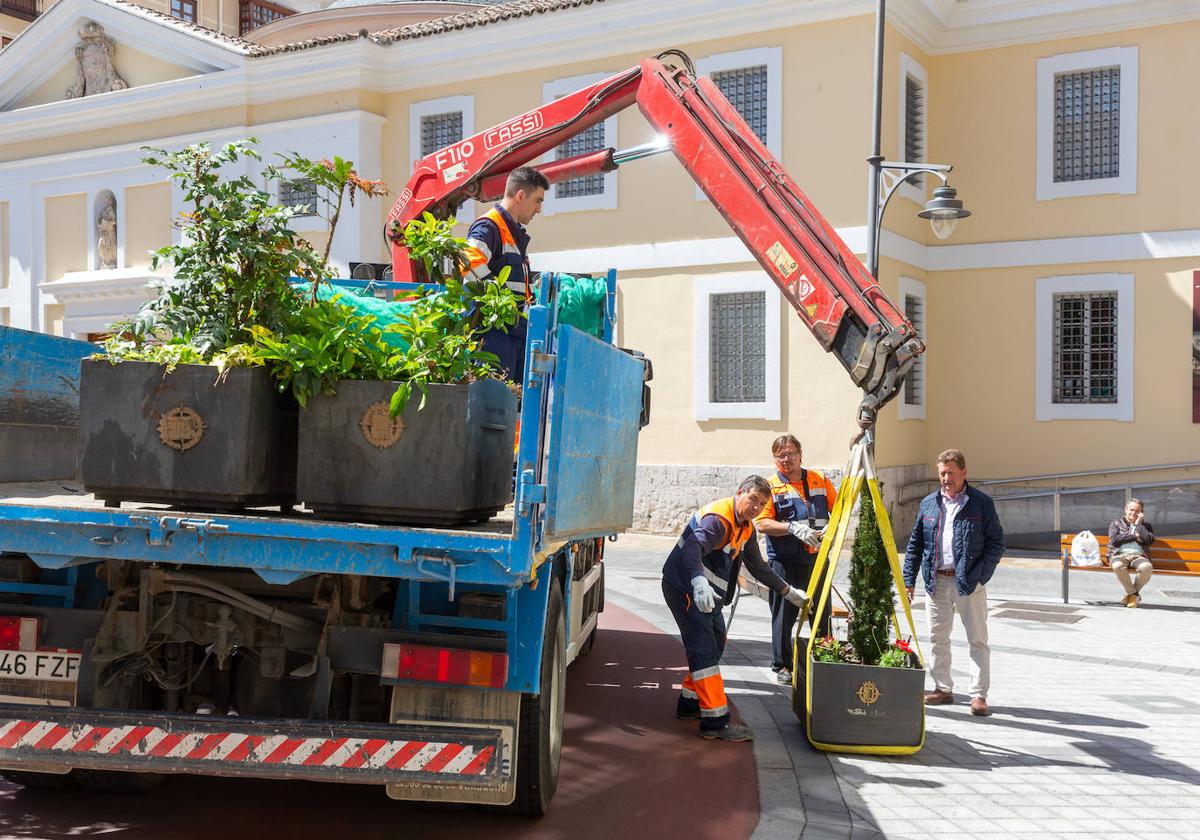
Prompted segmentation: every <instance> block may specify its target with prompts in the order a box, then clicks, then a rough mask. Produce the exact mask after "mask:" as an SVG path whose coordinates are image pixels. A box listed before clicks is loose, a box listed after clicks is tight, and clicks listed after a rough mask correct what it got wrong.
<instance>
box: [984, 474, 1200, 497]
mask: <svg viewBox="0 0 1200 840" xmlns="http://www.w3.org/2000/svg"><path fill="white" fill-rule="evenodd" d="M1193 484H1200V478H1185V479H1182V480H1180V481H1146V482H1142V483H1140V484H1108V485H1105V486H1102V487H1065V488H1061V489H1059V490H1030V491H1028V492H1024V493H1009V494H1007V495H1004V496H992V501H993V502H1004V501H1009V500H1011V499H1036V498H1041V497H1043V496H1080V495H1084V494H1086V493H1113V492H1116V491H1117V490H1138V489H1142V490H1144V489H1147V488H1151V487H1181V486H1183V485H1193Z"/></svg>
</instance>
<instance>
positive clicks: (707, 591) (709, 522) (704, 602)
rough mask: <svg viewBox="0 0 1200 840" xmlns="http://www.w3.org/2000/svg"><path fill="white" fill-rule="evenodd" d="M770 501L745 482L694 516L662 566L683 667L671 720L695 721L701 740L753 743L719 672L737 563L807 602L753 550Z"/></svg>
mask: <svg viewBox="0 0 1200 840" xmlns="http://www.w3.org/2000/svg"><path fill="white" fill-rule="evenodd" d="M770 498H771V487H770V484H769V483H768V482H767V480H766V479H765V478H763V477H762V476H757V475H752V476H750V477H748V478H746V479H745V480H743V481H742V483H741V485H740V486H739V487H738V491H737V494H736V495H734V496H733V497H732V498H728V499H720V500H718V501H715V502H713V503H712V504H709V505H705V506H704V507H702V508H700V510H698V511H696V513H695V514H693V515H692V518H691V519H690V520H688V523H687V525H686V526H685V527H684V529H683V533H682V534H680V536H679V541H678V542H677V543H676V544H675V547H674V548H673V549H672V550H671V553H670V555H668V557H667V561H666V563H664V564H663V581H662V590H663V598H664V599H666V602H667V606H668V607H669V608H670V610H671V614H672V615H673V616H674V617H675V623H676V624H678V625H679V633H680V635H681V636H682V638H683V648H684V651H685V652H686V653H687V661H688V675H687V677H685V678H684V680H683V690H682V693H681V695H680V697H679V701H678V704H677V705H676V708H675V716H676V717H678V718H683V719H687V720H695V719H699V721H700V735H701V737H703V738H710V739H717V740H722V741H749V740H751V739H753V737H754V733H753V732H752V731H751V730H750V727H748V726H744V725H742V724H736V723H731V722H730V716H729V703H728V701H727V700H726V698H725V682H724V680H722V679H721V668H720V662H721V655H722V653H724V651H725V636H726V634H725V618H724V616H723V615H722V612H721V608H722V607H724V606H726V605H727V604H729V603H730V602H731V601H732V600H733V595H734V592H736V591H737V590H736V587H737V585H738V572H739V571H741V567H742V564H743V563H744V564H745V566H746V569H747V570H748V571H749V572H750V574H752V575H753V576H754V577H756V578H757V579H758V580H759V581H760V582H762V583H763V584H764V585H765V586H766V587H767V588H768V589H770V590H771V591H772V592H777V593H778V594H779V595H780V596H781V597H784V598H787V599H788V601H790V602H791V603H793V604H795V605H796V606H798V607H802V606H803V605H804V603H805V602H806V601H807V600H808V595H807V594H806V593H805V592H804V591H803V590H800V589H796V588H795V587H793V586H790V585H789V584H788V583H787V581H785V580H784V579H783V578H781V577H780V576H779V575H777V574H775V572H773V571H771V568H770V567H769V566H767V564H766V563H765V562H764V561H763V559H762V555H761V554H760V552H759V550H758V540H757V538H756V535H755V532H754V517H756V516H758V514H759V513H760V512H761V511H762V509H763V507H764V506H765V505H766V504H767V502H768V501H769V500H770Z"/></svg>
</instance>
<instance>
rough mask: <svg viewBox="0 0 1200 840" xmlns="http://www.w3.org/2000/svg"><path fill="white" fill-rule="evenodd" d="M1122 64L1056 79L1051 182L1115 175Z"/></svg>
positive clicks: (1063, 75) (1117, 164)
mask: <svg viewBox="0 0 1200 840" xmlns="http://www.w3.org/2000/svg"><path fill="white" fill-rule="evenodd" d="M1120 151H1121V68H1120V67H1106V68H1104V69H1101V70H1083V71H1081V72H1078V73H1060V74H1059V75H1057V76H1055V77H1054V180H1055V181H1056V182H1062V181H1090V180H1094V179H1096V178H1116V177H1117V176H1119V175H1120V174H1121V173H1120V170H1121V161H1120Z"/></svg>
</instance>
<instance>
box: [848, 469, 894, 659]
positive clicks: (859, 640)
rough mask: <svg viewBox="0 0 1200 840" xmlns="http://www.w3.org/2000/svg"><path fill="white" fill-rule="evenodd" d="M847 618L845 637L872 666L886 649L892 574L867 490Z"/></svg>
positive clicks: (852, 563)
mask: <svg viewBox="0 0 1200 840" xmlns="http://www.w3.org/2000/svg"><path fill="white" fill-rule="evenodd" d="M850 603H851V605H852V606H853V615H852V616H851V618H850V627H849V632H848V634H847V635H848V637H849V641H850V644H851V646H852V647H853V648H854V651H855V653H857V654H858V658H859V660H860V661H861V662H862V663H863V664H864V665H874V664H876V663H877V662H879V658H880V657H881V656H882V655H883V654H884V651H886V650H887V648H888V638H889V635H890V633H889V629H888V625H889V624H890V623H891V621H892V617H893V606H892V572H891V567H890V565H889V563H888V558H887V553H886V551H885V550H884V547H883V538H882V537H881V536H880V534H879V520H878V519H877V518H876V515H875V505H874V503H873V502H872V500H871V493H870V491H869V490H868V489H867V488H866V487H864V488H863V491H862V496H861V497H860V501H859V512H858V530H857V531H856V532H855V534H854V549H853V552H852V554H851V557H850Z"/></svg>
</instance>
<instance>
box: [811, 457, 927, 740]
mask: <svg viewBox="0 0 1200 840" xmlns="http://www.w3.org/2000/svg"><path fill="white" fill-rule="evenodd" d="M864 482H865V483H866V485H867V487H868V489H869V492H870V494H871V501H872V502H873V503H874V505H875V516H876V519H877V520H878V522H879V534H880V537H881V539H882V541H883V546H884V551H885V552H886V554H887V557H888V565H889V566H890V567H891V570H892V581H893V583H894V584H895V586H896V590H897V591H898V592H899V594H900V603H901V604H902V605H903V606H904V616H905V618H906V619H907V620H908V627H909V630H911V631H912V640H913V644H914V645H916V646H917V657H918V659H920V660H921V662H922V664H924V661H925V657H924V656H923V655H922V653H921V645H920V642H919V641H918V640H917V630H916V624H915V623H914V622H913V617H912V605H911V604H910V602H909V600H908V590H907V589H906V588H905V586H904V573H903V571H902V569H901V567H900V560H899V554H898V552H897V550H896V540H895V538H894V537H893V536H892V523H891V519H890V517H889V516H888V513H887V508H885V507H884V505H883V498H882V496H881V494H880V492H879V480H878V478H877V477H876V475H875V467H874V464H872V463H871V457H870V453H869V452H868V451H867V448H866V446H864V445H863V444H859V445H858V446H856V447H855V448H854V451H853V452H852V454H851V456H850V462H849V466H848V468H847V470H846V475H845V478H843V479H842V484H841V489H839V490H838V497H837V501H836V502H835V503H834V506H833V510H832V511H831V512H830V514H829V525H828V526H826V531H825V539H824V540H822V542H821V550H820V551H819V552H818V553H817V559H816V562H815V563H814V564H813V572H812V577H811V578H810V579H809V583H810V586H811V582H812V581H813V580H820V576H821V573H822V572H823V571H824V569H825V564H826V562H828V563H829V573H828V575H827V576H826V578H825V581H824V584H823V585H822V587H821V592H820V595H819V596H817V597H816V598H814V597H812V595H813V593H812V592H811V591H810V593H809V595H810V598H809V602H808V603H807V604H805V606H804V609H803V610H802V611H801V613H800V619H799V620H798V621H797V622H796V636H797V639H798V638H799V635H800V628H801V627H802V626H803V624H804V620H805V618H806V617H807V615H808V611H809V607H810V606H811V605H812V602H813V600H816V601H817V607H816V612H815V615H822V614H823V613H824V610H825V605H826V603H827V602H828V601H829V597H830V593H831V591H832V589H833V575H834V571H835V570H836V569H837V562H838V559H839V558H840V557H841V553H842V547H843V545H844V544H845V541H846V533H847V531H848V530H849V528H850V518H851V517H850V513H851V511H852V510H853V509H854V503H855V502H856V501H857V500H858V496H859V494H860V493H861V492H862V488H863V484H864ZM830 529H832V531H833V533H832V534H831V533H830ZM830 554H832V555H833V559H832V560H829V559H828V558H829V556H830ZM892 623H893V626H895V628H896V637H897V638H899V637H900V625H899V622H898V620H897V619H896V616H895V614H894V613H893V615H892ZM816 640H817V634H816V632H815V631H814V632H812V633H810V635H809V639H808V647H807V649H806V651H805V656H806V662H807V661H811V659H812V651H813V646H814V644H815V643H816ZM792 656H793V661H792V673H793V674H794V673H796V672H797V666H798V664H799V658H800V649H799V645H796V646H794V648H793V654H792ZM804 676H805V679H804V695H805V703H804V714H805V718H806V721H805V723H806V726H805V730H806V732H811V731H812V668H809V667H807V665H806V667H805V668H804ZM792 690H793V691H796V690H797V689H796V688H793V689H792ZM924 711H925V709H924V707H922V709H921V712H922V715H923V714H924ZM921 730H922V735H921V743H920V744H918V745H916V746H911V747H875V746H865V745H846V744H825V743H821V742H818V741H814V740H813V739H812V737H811V736H809V742H810V743H811V744H812V745H813V746H814V747H816V748H817V749H820V750H828V751H836V752H845V753H859V754H866V755H911V754H912V753H915V752H917V751H918V750H920V749H921V747H922V746H924V744H925V737H924V726H922V727H921Z"/></svg>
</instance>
